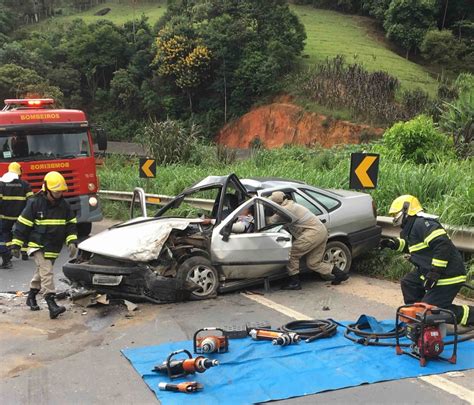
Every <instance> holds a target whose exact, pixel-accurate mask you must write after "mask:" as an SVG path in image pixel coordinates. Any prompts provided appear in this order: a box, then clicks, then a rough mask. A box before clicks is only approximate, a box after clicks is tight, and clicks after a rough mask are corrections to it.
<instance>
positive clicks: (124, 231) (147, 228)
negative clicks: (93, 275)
mask: <svg viewBox="0 0 474 405" xmlns="http://www.w3.org/2000/svg"><path fill="white" fill-rule="evenodd" d="M144 220H145V221H146V219H145V218H136V219H133V220H131V221H128V222H126V223H125V224H127V225H125V226H124V224H121V225H120V226H119V227H112V228H109V229H107V230H106V231H103V232H101V233H99V234H97V235H94V236H92V237H90V238H88V239H86V240H85V241H84V242H82V243H80V244H79V249H81V250H85V251H87V252H92V253H96V254H100V255H102V256H106V257H111V258H114V259H122V260H132V261H137V262H147V261H150V260H153V259H156V258H157V257H158V255H159V254H160V252H161V249H162V247H163V244H164V243H165V242H166V240H167V239H168V236H169V234H170V233H171V231H172V230H173V229H180V230H183V229H186V228H187V227H188V225H189V224H190V223H192V222H201V221H200V220H195V219H194V220H191V219H184V218H183V219H181V218H169V219H168V218H166V219H157V220H151V221H146V222H143V221H144Z"/></svg>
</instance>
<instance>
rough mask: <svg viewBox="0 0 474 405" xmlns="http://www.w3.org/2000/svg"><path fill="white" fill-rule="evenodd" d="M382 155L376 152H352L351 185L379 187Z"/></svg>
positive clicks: (359, 187)
mask: <svg viewBox="0 0 474 405" xmlns="http://www.w3.org/2000/svg"><path fill="white" fill-rule="evenodd" d="M379 160H380V155H378V154H376V153H352V154H351V172H350V178H349V187H350V188H353V189H356V190H360V189H365V188H369V189H373V188H376V187H377V176H378V173H379Z"/></svg>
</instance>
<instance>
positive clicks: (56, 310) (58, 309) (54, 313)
mask: <svg viewBox="0 0 474 405" xmlns="http://www.w3.org/2000/svg"><path fill="white" fill-rule="evenodd" d="M55 297H56V294H54V293H49V294H46V295H45V296H44V299H45V301H46V304H48V309H49V317H50V318H51V319H55V318H57V317H58V316H59V315H60V314H62V313H63V312H66V308H65V307H62V306H59V305H58V304H56V301H55V300H54V298H55Z"/></svg>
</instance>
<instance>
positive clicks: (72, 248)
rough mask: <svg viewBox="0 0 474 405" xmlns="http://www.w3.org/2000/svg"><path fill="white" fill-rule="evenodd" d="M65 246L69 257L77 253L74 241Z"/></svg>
mask: <svg viewBox="0 0 474 405" xmlns="http://www.w3.org/2000/svg"><path fill="white" fill-rule="evenodd" d="M67 248H68V250H69V257H70V258H73V257H75V256H76V254H77V245H76V244H75V243H70V244H69V245H67Z"/></svg>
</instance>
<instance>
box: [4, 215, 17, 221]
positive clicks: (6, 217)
mask: <svg viewBox="0 0 474 405" xmlns="http://www.w3.org/2000/svg"><path fill="white" fill-rule="evenodd" d="M0 219H7V220H9V221H16V220H17V219H18V217H8V216H6V215H1V216H0Z"/></svg>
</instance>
